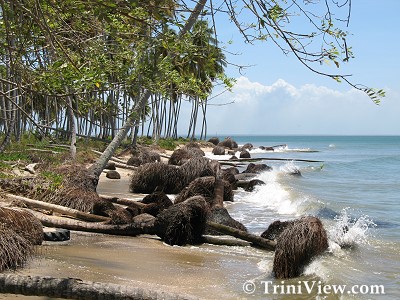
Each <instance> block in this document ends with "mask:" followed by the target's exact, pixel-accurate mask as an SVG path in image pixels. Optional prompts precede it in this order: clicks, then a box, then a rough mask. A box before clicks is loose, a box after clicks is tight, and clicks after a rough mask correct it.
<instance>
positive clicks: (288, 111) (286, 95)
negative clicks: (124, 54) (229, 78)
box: [207, 77, 400, 135]
mask: <svg viewBox="0 0 400 300" xmlns="http://www.w3.org/2000/svg"><path fill="white" fill-rule="evenodd" d="M387 94H388V97H387V98H386V99H384V100H383V101H382V104H381V105H380V106H376V105H375V104H373V102H372V101H371V100H369V98H368V97H367V96H366V95H365V94H364V93H362V92H360V91H357V90H355V89H350V90H348V91H345V92H340V91H335V90H332V89H330V88H327V87H325V86H316V85H314V84H307V85H303V86H300V87H295V86H293V85H291V84H290V83H287V82H286V81H285V80H283V79H279V80H277V81H276V82H274V83H273V84H271V85H263V84H261V83H259V82H252V81H250V80H249V79H248V78H247V77H240V78H238V79H237V84H236V85H235V87H234V88H233V91H232V93H224V94H223V95H222V96H220V97H218V98H216V99H215V100H213V101H211V103H217V102H218V103H229V102H232V101H234V102H235V103H233V104H231V105H226V106H209V109H208V113H207V116H208V117H207V120H208V132H209V135H213V134H223V133H231V134H233V133H237V134H240V133H241V134H266V135H267V134H400V124H399V122H398V116H399V115H400V103H399V97H398V95H397V94H396V93H394V92H390V91H388V92H387Z"/></svg>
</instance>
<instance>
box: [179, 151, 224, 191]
mask: <svg viewBox="0 0 400 300" xmlns="http://www.w3.org/2000/svg"><path fill="white" fill-rule="evenodd" d="M180 169H181V171H182V173H183V174H184V179H185V182H184V186H186V185H188V184H189V183H190V182H192V181H193V180H195V179H196V178H199V177H205V176H215V174H216V173H217V172H219V170H220V169H221V165H220V164H219V163H218V162H217V161H213V160H210V159H208V158H205V157H193V158H191V159H190V160H189V161H188V162H186V163H185V164H183V165H182V166H181V167H180Z"/></svg>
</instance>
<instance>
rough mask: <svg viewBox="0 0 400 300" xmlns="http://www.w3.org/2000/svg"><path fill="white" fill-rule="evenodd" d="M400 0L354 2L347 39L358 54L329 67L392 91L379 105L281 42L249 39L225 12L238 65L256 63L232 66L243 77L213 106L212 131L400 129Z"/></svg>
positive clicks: (220, 28) (225, 30)
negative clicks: (249, 42)
mask: <svg viewBox="0 0 400 300" xmlns="http://www.w3.org/2000/svg"><path fill="white" fill-rule="evenodd" d="M399 11H400V1H398V0H385V1H376V0H363V1H354V0H353V1H352V14H351V20H350V25H349V28H348V31H350V33H351V34H352V35H351V36H349V37H348V39H347V42H348V44H349V45H351V46H352V48H353V52H354V55H355V58H354V59H352V60H350V62H349V63H347V64H346V65H343V66H341V68H340V69H337V68H336V67H335V66H334V65H333V64H332V66H328V67H327V68H325V69H324V70H325V71H328V72H333V73H336V72H338V71H339V72H341V73H344V74H352V78H351V80H352V81H353V82H354V83H361V84H365V85H367V86H369V87H376V88H384V89H385V90H386V94H387V96H386V97H385V98H384V100H383V101H382V103H381V105H379V106H376V105H375V104H373V102H372V101H371V100H370V99H369V98H368V97H367V96H366V95H365V94H363V93H361V92H358V91H356V90H354V89H352V88H351V87H349V86H348V85H346V84H345V83H341V84H338V83H336V82H335V81H334V80H332V79H330V78H327V77H322V76H319V75H317V74H314V73H312V72H311V71H309V70H307V69H306V68H305V67H304V66H302V65H301V64H300V63H299V62H298V61H296V59H294V58H293V57H291V56H285V55H283V54H282V52H281V51H280V50H279V49H278V48H277V47H276V46H275V45H274V44H273V43H268V42H265V43H257V44H255V45H247V44H245V43H244V42H243V40H242V38H241V37H240V35H239V33H238V31H237V29H236V27H235V26H234V25H233V24H232V23H230V22H229V20H227V18H226V17H225V18H222V17H221V18H217V24H216V25H217V32H218V36H219V38H220V39H221V40H222V41H223V42H227V41H228V40H232V41H233V43H232V44H230V45H227V47H228V50H229V51H230V52H234V53H241V54H240V55H235V56H232V55H228V59H229V60H230V61H231V62H232V63H235V64H237V65H253V66H252V67H250V68H247V69H246V70H245V71H244V72H242V74H240V73H239V71H238V69H237V68H235V67H232V66H229V67H228V69H227V73H228V75H229V76H230V77H234V78H236V79H237V84H236V86H235V87H234V89H233V91H232V92H230V93H229V92H227V93H224V94H223V95H222V96H219V97H217V98H215V99H214V100H212V101H211V102H210V104H220V103H229V102H232V101H234V103H233V104H230V105H226V106H209V110H208V114H207V116H208V117H207V121H208V136H209V137H210V136H213V135H224V134H265V135H279V134H339V135H342V134H344V135H346V134H348V135H357V134H360V135H368V134H370V135H400V120H399V119H400V85H399V78H400V76H399V75H398V72H399V70H400V60H399V58H398V57H397V56H398V55H397V54H398V52H399V43H400V39H399V37H400V34H399V33H398V28H400V20H399V18H398V15H397V14H398V12H399Z"/></svg>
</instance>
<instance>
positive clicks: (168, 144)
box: [158, 139, 179, 150]
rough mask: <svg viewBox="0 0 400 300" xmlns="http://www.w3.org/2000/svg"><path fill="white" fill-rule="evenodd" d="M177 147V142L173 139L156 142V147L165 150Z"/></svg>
mask: <svg viewBox="0 0 400 300" xmlns="http://www.w3.org/2000/svg"><path fill="white" fill-rule="evenodd" d="M178 145H179V143H178V140H175V139H160V140H159V141H158V146H160V147H161V148H162V149H166V150H175V148H176V147H177V146H178Z"/></svg>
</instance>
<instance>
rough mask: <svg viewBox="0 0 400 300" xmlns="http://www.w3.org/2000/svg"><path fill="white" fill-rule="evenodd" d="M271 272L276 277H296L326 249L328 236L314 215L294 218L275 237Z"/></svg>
mask: <svg viewBox="0 0 400 300" xmlns="http://www.w3.org/2000/svg"><path fill="white" fill-rule="evenodd" d="M276 241H277V244H276V250H275V257H274V263H273V272H274V274H275V277H276V278H279V279H285V278H293V277H298V276H300V275H301V274H302V272H303V271H304V267H305V266H306V265H307V264H309V263H310V262H311V260H312V259H313V258H315V257H316V256H317V255H320V254H322V253H323V252H324V251H325V250H326V249H328V238H327V234H326V231H325V229H324V227H323V225H322V223H321V221H320V220H319V219H318V218H316V217H303V218H300V219H297V220H294V221H293V222H292V223H290V224H289V225H288V226H286V227H285V228H284V230H283V231H282V233H280V234H279V236H278V237H277V239H276Z"/></svg>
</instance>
